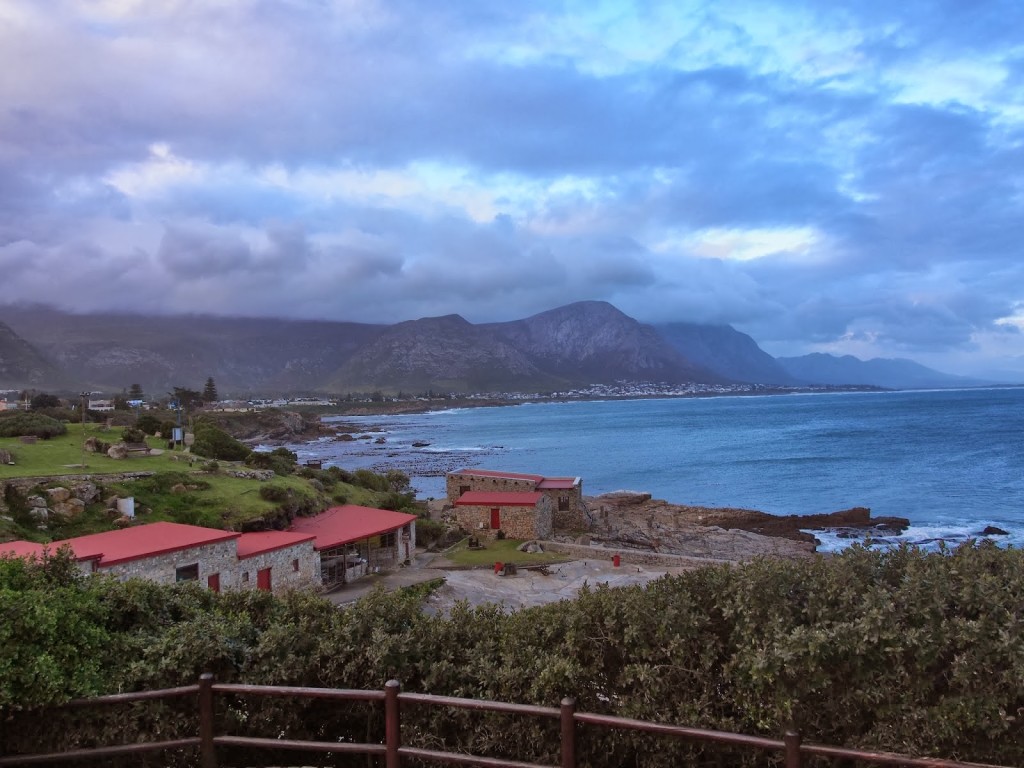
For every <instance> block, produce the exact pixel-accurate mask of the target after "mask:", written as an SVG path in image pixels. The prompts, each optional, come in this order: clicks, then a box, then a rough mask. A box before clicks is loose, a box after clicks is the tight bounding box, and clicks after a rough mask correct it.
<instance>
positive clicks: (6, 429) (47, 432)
mask: <svg viewBox="0 0 1024 768" xmlns="http://www.w3.org/2000/svg"><path fill="white" fill-rule="evenodd" d="M67 431H68V428H67V427H66V426H64V425H63V424H61V423H60V422H59V421H57V420H56V419H52V418H50V417H49V416H44V415H42V414H39V413H14V414H12V415H10V416H5V417H4V418H2V419H0V437H21V436H23V435H25V436H35V437H40V438H42V439H43V440H49V439H50V438H51V437H56V436H58V435H63V434H66V433H67Z"/></svg>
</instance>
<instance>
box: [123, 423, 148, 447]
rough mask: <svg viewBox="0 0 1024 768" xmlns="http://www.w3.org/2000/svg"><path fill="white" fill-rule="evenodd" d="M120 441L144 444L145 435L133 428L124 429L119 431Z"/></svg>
mask: <svg viewBox="0 0 1024 768" xmlns="http://www.w3.org/2000/svg"><path fill="white" fill-rule="evenodd" d="M121 439H122V440H124V441H125V442H126V443H144V442H146V433H145V432H143V431H142V430H141V429H136V428H135V427H126V428H125V429H123V430H122V431H121Z"/></svg>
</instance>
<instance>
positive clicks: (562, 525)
mask: <svg viewBox="0 0 1024 768" xmlns="http://www.w3.org/2000/svg"><path fill="white" fill-rule="evenodd" d="M541 493H543V494H544V495H545V496H547V497H548V498H549V499H551V509H552V510H553V511H552V519H551V524H552V525H553V526H554V528H555V530H556V531H587V530H590V521H589V520H588V518H587V507H586V504H584V503H583V483H582V482H580V483H577V484H576V486H575V487H573V488H543V489H541ZM563 501H564V502H566V504H565V506H567V509H561V508H560V507H562V506H563V503H562V502H563Z"/></svg>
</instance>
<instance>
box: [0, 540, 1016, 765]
mask: <svg viewBox="0 0 1024 768" xmlns="http://www.w3.org/2000/svg"><path fill="white" fill-rule="evenodd" d="M4 569H6V570H8V571H10V570H11V569H12V566H11V565H9V564H5V563H2V562H0V573H3V571H4ZM14 570H17V568H14ZM33 579H36V581H33ZM41 579H43V576H41V575H39V574H36V575H35V576H33V577H32V578H28V577H27V576H25V574H24V573H22V574H21V575H20V576H19V577H18V578H16V579H13V581H12V579H11V578H9V577H8V578H6V579H4V578H0V590H2V591H0V607H2V608H3V610H4V611H10V610H18V611H22V612H24V613H23V615H26V616H28V615H36V614H33V613H31V611H42V610H43V609H42V607H41V605H43V604H45V605H47V606H48V607H47V608H46V610H47V611H53V612H57V611H70V613H69V614H68V615H70V616H72V617H73V623H72V625H71V628H70V629H68V630H65V629H63V628H54V627H52V626H51V625H49V624H46V625H45V626H43V627H42V628H40V627H28V626H25V625H24V624H22V623H18V624H12V623H11V622H10V621H6V620H5V621H3V622H2V624H3V626H4V627H5V631H6V632H7V633H8V635H7V637H6V638H5V642H6V643H13V644H15V645H16V646H17V647H19V648H20V649H21V650H20V655H19V660H20V661H19V664H18V667H19V668H18V669H15V668H13V667H12V666H11V665H8V666H5V667H0V690H4V691H12V692H13V694H12V695H13V697H14V699H13V700H14V701H15V702H16V707H15V709H14V710H13V711H12V709H11V700H8V702H7V713H6V715H7V717H8V718H9V724H10V725H12V726H13V727H10V728H6V729H4V734H6V735H5V736H3V737H0V739H6V740H7V742H8V743H6V744H3V743H0V751H7V750H16V749H27V748H28V745H29V744H31V745H32V747H33V748H36V747H38V744H42V743H69V742H73V743H80V742H81V741H82V740H83V739H84V740H88V737H89V734H91V733H92V731H91V730H89V729H97V728H102V717H106V718H107V719H108V720H109V719H110V715H109V713H100V714H98V715H97V716H96V718H95V719H93V720H89V721H81V720H76V719H74V718H72V717H71V716H70V715H69V716H68V717H63V716H57V715H50V716H48V717H40V716H39V714H38V713H35V712H23V711H20V710H21V708H25V707H39V706H43V705H47V704H50V703H53V702H57V701H60V700H62V699H66V698H68V697H70V696H78V695H83V694H93V693H98V692H100V691H101V690H107V691H115V690H135V689H146V688H156V687H164V686H175V685H182V684H188V683H191V682H194V681H195V679H196V678H197V676H198V675H199V674H200V673H201V672H203V671H212V672H214V673H215V674H216V675H217V678H218V679H219V680H222V681H235V682H248V683H267V684H287V685H300V686H330V687H344V688H372V689H379V688H381V687H382V686H383V684H384V683H385V681H387V680H388V679H389V678H392V677H395V678H398V679H399V680H401V681H402V684H403V688H404V689H405V690H412V691H422V692H429V693H434V694H443V695H452V696H468V697H474V698H487V699H495V700H501V701H512V702H523V703H535V704H541V705H546V706H557V705H558V702H559V701H560V700H561V699H562V697H564V696H567V695H569V696H575V697H576V699H577V706H578V708H579V709H580V710H584V711H591V712H602V713H608V714H615V715H621V716H625V717H634V718H641V719H645V720H653V721H661V722H669V723H681V724H688V725H693V726H700V727H705V728H715V729H722V730H730V731H738V732H743V733H750V734H761V735H767V736H772V737H778V736H779V735H780V734H781V733H782V732H783V731H784V730H785V729H786V727H788V726H789V725H790V724H793V725H795V726H796V727H797V728H798V729H800V730H801V732H802V733H803V735H804V738H805V739H807V740H810V741H815V742H824V743H832V744H843V745H848V746H852V747H860V748H868V749H880V750H888V751H894V752H904V753H911V754H917V755H927V756H942V757H947V758H954V759H959V760H970V761H979V762H987V763H1000V764H1004V765H1019V764H1024V726H1022V723H1024V686H1022V685H1021V680H1024V632H1022V628H1024V557H1022V553H1021V552H1020V551H1019V550H1013V549H1010V550H1006V549H999V548H997V547H995V546H992V545H989V544H981V545H977V546H975V545H964V546H961V547H959V548H957V549H956V550H954V551H950V552H945V553H931V554H929V553H925V552H921V551H917V550H914V549H909V548H904V549H898V550H894V551H890V552H871V551H867V550H864V549H862V548H854V549H851V550H849V551H847V552H845V553H843V554H842V555H839V556H836V557H831V558H825V557H822V558H818V559H815V560H812V561H808V562H786V561H774V560H758V561H755V562H753V563H750V564H748V565H744V566H739V567H728V566H720V567H707V568H701V569H697V570H694V571H691V572H687V573H684V574H681V575H679V576H671V577H665V578H663V579H660V580H658V581H656V582H654V583H653V584H651V585H649V586H647V587H630V588H622V589H609V588H606V587H599V588H596V589H592V590H585V591H584V593H583V594H582V595H581V596H580V597H579V598H578V599H577V600H574V601H571V602H563V603H558V604H553V605H548V606H544V607H540V608H533V609H527V610H522V611H518V612H514V613H505V612H503V611H502V610H501V609H500V608H497V607H493V606H486V607H481V608H475V609H474V608H470V607H469V606H467V605H460V606H458V607H456V609H455V610H454V611H453V612H452V614H451V615H450V616H438V615H431V614H428V613H426V612H424V611H423V610H421V606H420V604H419V602H418V600H417V599H415V598H413V597H410V596H406V595H402V594H392V595H385V594H383V593H379V592H378V593H374V594H373V595H371V596H370V597H368V598H366V599H364V600H363V601H361V602H360V603H359V604H358V605H357V606H356V607H355V608H353V609H350V610H345V611H338V610H337V609H335V608H334V607H333V606H331V605H330V604H328V603H327V602H325V601H323V600H321V599H320V598H319V597H317V596H315V595H312V594H309V593H294V594H291V595H288V596H286V597H284V598H280V599H279V598H274V597H271V596H269V595H266V594H263V593H258V592H241V593H238V592H236V593H225V594H220V595H214V594H212V593H209V592H206V591H204V590H202V589H198V588H194V587H191V586H189V587H184V588H182V587H177V588H168V587H158V586H155V585H150V584H144V583H139V582H136V583H127V584H118V583H108V582H106V581H104V580H102V579H87V580H84V581H80V582H75V583H72V584H70V585H65V586H63V587H62V590H63V591H60V592H58V593H56V596H55V595H54V593H53V590H52V589H50V588H49V587H47V586H46V585H45V584H43V583H42V582H41V581H39V580H41ZM98 585H101V586H98ZM6 616H7V614H5V618H6ZM83 632H84V635H82V636H84V637H85V638H86V642H84V643H83V645H82V647H81V648H80V649H78V650H76V649H75V648H73V647H71V643H70V642H68V640H69V638H70V637H71V635H72V633H74V635H75V636H78V635H81V634H82V633H83ZM55 640H56V641H57V644H58V647H61V648H64V649H65V651H64V652H63V653H64V655H63V656H61V657H60V658H61V659H62V661H61V663H60V664H57V665H52V664H51V665H50V666H49V667H48V668H47V672H46V674H47V675H48V677H47V679H48V680H49V683H48V684H47V685H45V686H41V687H36V686H33V685H28V684H27V680H26V678H25V675H24V669H26V668H30V667H31V666H32V665H31V660H32V659H33V658H34V657H35V656H38V657H40V658H41V657H43V656H47V655H52V652H51V649H52V647H53V644H54V642H55ZM101 640H102V641H103V642H102V643H101V642H100V641H101ZM110 649H117V651H118V652H117V653H112V652H111V650H110ZM93 659H99V660H100V661H99V662H95V663H102V664H103V665H109V667H106V668H108V669H109V673H108V674H109V677H108V678H107V679H104V680H99V679H97V677H96V675H95V674H94V672H93V670H94V669H95V666H89V665H90V664H94V662H93V661H92V660H93ZM81 663H85V665H86V666H85V671H84V672H83V671H81V670H80V669H79V664H81ZM182 706H183V707H184V708H183V709H182V711H181V712H180V713H178V714H175V713H176V712H177V710H174V709H173V707H171V708H170V709H168V707H167V706H166V705H165V706H163V707H162V708H161V709H160V714H159V717H158V716H157V714H156V713H155V711H154V714H152V716H148V715H146V716H139V719H137V720H136V719H133V718H134V717H135V715H133V716H132V717H128V716H127V715H126V716H125V717H124V718H123V719H119V720H118V727H119V729H120V731H121V732H122V734H123V739H124V740H126V741H131V740H134V739H135V738H137V737H141V736H143V735H149V736H152V732H153V731H155V730H157V729H159V732H160V733H161V734H162V737H165V738H167V737H169V736H168V734H170V733H183V734H185V733H188V732H189V728H192V729H193V730H194V719H191V718H193V714H192V713H191V712H190V711H189V710H188V707H185V706H184V705H182ZM145 711H146V712H148V711H149V710H145ZM101 715H102V716H101ZM221 715H222V716H223V717H224V718H225V719H226V722H228V723H229V724H230V725H229V727H230V730H231V732H233V733H236V734H251V735H262V736H267V735H271V734H274V735H276V734H288V738H294V739H302V738H309V739H316V740H321V741H324V740H335V739H338V740H348V739H357V740H360V741H362V740H366V739H370V740H374V739H377V738H382V735H383V721H382V719H381V717H380V713H379V709H378V708H374V707H369V708H368V707H366V706H363V705H356V704H339V705H337V706H335V705H332V706H330V707H326V706H324V705H323V704H322V703H320V702H305V703H303V702H298V701H295V700H287V701H282V700H277V699H268V700H255V699H254V700H252V701H246V702H245V703H244V705H243V704H242V703H237V702H236V703H234V704H231V703H228V704H225V706H224V707H223V708H222V710H221ZM75 717H76V718H81V713H80V712H78V713H76V714H75ZM403 717H404V722H405V726H404V729H405V732H406V735H407V738H411V739H412V740H414V741H416V743H417V744H418V745H420V746H424V745H431V746H436V745H439V744H444V745H445V746H446V747H447V748H458V749H465V750H467V751H471V752H474V753H476V754H481V755H492V756H503V757H506V758H512V759H518V760H524V761H525V760H528V761H538V762H545V761H546V762H548V763H557V762H558V760H557V753H556V750H557V744H558V739H557V725H556V724H547V723H543V722H537V721H535V720H532V719H530V718H511V717H510V716H498V715H487V714H483V713H475V712H470V711H456V710H444V709H434V708H426V707H413V708H409V709H408V711H407V712H406V713H405V714H404V716H403ZM83 722H85V725H83V724H82V723H83ZM33 742H38V744H37V743H33ZM580 745H581V746H580V750H581V754H580V760H581V764H586V765H594V766H627V765H630V766H632V765H635V766H641V765H642V766H654V767H655V768H657V767H659V766H666V767H667V766H674V765H679V764H690V763H694V764H705V763H706V762H709V761H710V763H711V764H714V763H715V761H718V763H720V764H728V765H734V764H735V765H739V764H761V763H759V762H757V761H758V760H761V759H763V758H762V757H758V756H756V755H755V754H754V753H743V752H729V751H726V752H721V751H717V749H716V748H714V747H701V746H699V745H692V744H685V743H682V742H675V741H670V740H667V739H658V738H654V737H650V736H644V735H640V734H635V733H629V732H611V731H606V730H604V729H596V728H591V727H585V728H582V729H581V733H580ZM172 758H173V756H171V757H168V756H164V757H163V758H162V759H163V760H164V762H165V763H167V762H174V760H173V759H172ZM276 758H277V763H278V764H279V763H280V759H281V756H280V755H278V756H276ZM187 759H188V758H187V757H184V756H183V757H181V760H182V761H184V762H182V763H181V764H187ZM233 759H236V760H237V761H238V762H240V763H242V764H246V765H261V764H274V760H275V756H273V755H266V754H259V753H253V754H245V753H241V752H240V753H237V754H233ZM289 759H291V758H289ZM154 764H157V763H154Z"/></svg>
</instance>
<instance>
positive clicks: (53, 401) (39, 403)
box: [29, 392, 60, 411]
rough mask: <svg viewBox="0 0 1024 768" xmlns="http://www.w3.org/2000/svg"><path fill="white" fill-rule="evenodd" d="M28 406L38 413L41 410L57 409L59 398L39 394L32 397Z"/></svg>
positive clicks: (42, 393)
mask: <svg viewBox="0 0 1024 768" xmlns="http://www.w3.org/2000/svg"><path fill="white" fill-rule="evenodd" d="M29 405H30V407H31V408H32V410H33V411H38V410H40V409H41V408H59V407H60V398H59V397H57V396H56V395H50V394H47V393H46V392H40V393H39V394H38V395H35V396H33V397H32V400H31V402H30V404H29Z"/></svg>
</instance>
